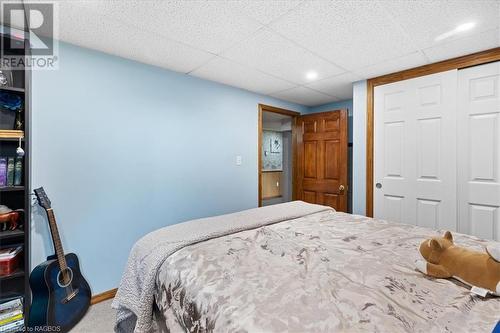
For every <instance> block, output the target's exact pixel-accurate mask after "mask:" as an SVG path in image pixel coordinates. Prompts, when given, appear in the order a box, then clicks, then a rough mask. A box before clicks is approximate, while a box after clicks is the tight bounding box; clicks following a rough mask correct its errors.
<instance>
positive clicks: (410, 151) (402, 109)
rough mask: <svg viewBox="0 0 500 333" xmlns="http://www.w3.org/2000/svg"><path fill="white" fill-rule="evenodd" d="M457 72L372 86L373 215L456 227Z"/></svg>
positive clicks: (437, 226) (391, 219) (425, 224)
mask: <svg viewBox="0 0 500 333" xmlns="http://www.w3.org/2000/svg"><path fill="white" fill-rule="evenodd" d="M456 94H457V71H456V70H452V71H448V72H443V73H438V74H433V75H428V76H424V77H419V78H415V79H410V80H405V81H399V82H396V83H391V84H387V85H383V86H378V87H376V88H375V95H374V125H375V127H374V140H375V142H374V176H375V184H374V189H373V191H374V216H375V217H376V218H381V219H386V220H389V221H395V222H402V223H409V224H414V225H419V226H424V227H430V228H433V229H446V230H456V229H457V206H456V202H457V194H456V172H457V171H456V100H457V96H456Z"/></svg>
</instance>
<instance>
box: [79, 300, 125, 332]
mask: <svg viewBox="0 0 500 333" xmlns="http://www.w3.org/2000/svg"><path fill="white" fill-rule="evenodd" d="M112 301H113V300H112V299H110V300H108V301H104V302H101V303H97V304H95V305H92V306H91V307H90V309H89V311H88V312H87V314H86V315H85V317H83V319H82V320H80V322H79V323H78V324H77V325H76V326H75V327H73V329H72V330H71V332H70V333H113V326H114V324H115V318H116V312H115V310H113V309H112V308H111V302H112Z"/></svg>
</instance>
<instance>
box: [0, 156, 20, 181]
mask: <svg viewBox="0 0 500 333" xmlns="http://www.w3.org/2000/svg"><path fill="white" fill-rule="evenodd" d="M22 182H23V158H22V157H20V156H17V157H0V187H6V186H7V187H8V186H21V185H22Z"/></svg>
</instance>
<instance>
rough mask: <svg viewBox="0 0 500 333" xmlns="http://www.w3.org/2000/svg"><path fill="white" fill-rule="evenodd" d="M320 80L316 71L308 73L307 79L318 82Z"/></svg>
mask: <svg viewBox="0 0 500 333" xmlns="http://www.w3.org/2000/svg"><path fill="white" fill-rule="evenodd" d="M317 78H318V73H317V72H315V71H309V72H307V73H306V79H308V80H316V79H317Z"/></svg>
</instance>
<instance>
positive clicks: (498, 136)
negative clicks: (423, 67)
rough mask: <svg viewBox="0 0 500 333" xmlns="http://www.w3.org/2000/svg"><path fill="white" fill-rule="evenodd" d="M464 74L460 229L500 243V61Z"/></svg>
mask: <svg viewBox="0 0 500 333" xmlns="http://www.w3.org/2000/svg"><path fill="white" fill-rule="evenodd" d="M458 73H459V74H458V133H459V134H458V147H459V149H458V182H459V183H458V184H459V186H458V191H459V192H458V193H459V231H460V232H463V233H467V234H472V235H474V236H477V237H480V238H486V239H494V240H497V241H500V62H494V63H491V64H486V65H481V66H475V67H470V68H467V69H464V70H460V71H458Z"/></svg>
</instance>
